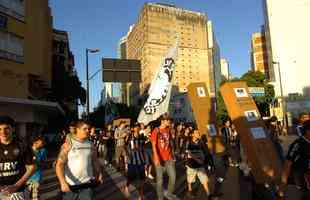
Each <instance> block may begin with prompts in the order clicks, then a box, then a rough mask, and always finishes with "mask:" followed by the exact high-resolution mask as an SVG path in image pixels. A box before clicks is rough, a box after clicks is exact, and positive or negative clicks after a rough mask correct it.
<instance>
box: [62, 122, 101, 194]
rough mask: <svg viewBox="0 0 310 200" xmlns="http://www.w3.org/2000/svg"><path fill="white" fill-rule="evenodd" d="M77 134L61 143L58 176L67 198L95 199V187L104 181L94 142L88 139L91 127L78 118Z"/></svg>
mask: <svg viewBox="0 0 310 200" xmlns="http://www.w3.org/2000/svg"><path fill="white" fill-rule="evenodd" d="M75 128H76V133H75V134H74V135H73V136H72V137H68V138H67V139H66V142H65V143H64V144H63V145H62V147H61V150H60V153H59V155H58V158H57V162H56V175H57V178H58V180H59V182H60V188H61V191H62V192H63V199H64V200H71V199H76V200H88V199H94V195H93V190H92V189H93V187H94V186H95V185H96V184H98V183H102V182H103V177H102V172H101V166H100V164H99V160H98V157H97V152H96V149H95V146H94V144H93V143H92V142H91V141H90V140H89V134H90V133H89V131H90V130H89V129H90V126H89V124H88V123H87V122H85V121H77V122H76V124H75Z"/></svg>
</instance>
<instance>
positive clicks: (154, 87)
mask: <svg viewBox="0 0 310 200" xmlns="http://www.w3.org/2000/svg"><path fill="white" fill-rule="evenodd" d="M177 54H178V44H176V45H175V46H174V47H172V48H170V49H169V51H168V53H167V55H166V56H165V58H164V59H163V61H162V63H161V65H160V67H159V70H158V72H157V74H156V75H155V77H154V79H153V81H152V84H151V86H150V89H149V91H148V94H149V97H148V98H147V101H146V103H145V105H144V107H143V108H142V110H141V111H140V114H139V117H138V122H139V123H144V124H148V123H150V122H151V121H154V120H156V119H157V118H158V117H160V116H161V115H162V114H164V113H167V112H168V108H169V101H170V96H171V88H172V76H173V72H174V69H175V64H176V57H177Z"/></svg>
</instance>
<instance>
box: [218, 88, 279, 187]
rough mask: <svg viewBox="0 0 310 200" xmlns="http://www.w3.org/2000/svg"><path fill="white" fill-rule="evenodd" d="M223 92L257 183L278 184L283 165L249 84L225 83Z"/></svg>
mask: <svg viewBox="0 0 310 200" xmlns="http://www.w3.org/2000/svg"><path fill="white" fill-rule="evenodd" d="M220 91H221V94H222V96H223V99H224V102H225V105H226V108H227V111H228V114H229V116H230V118H231V119H232V121H233V124H234V125H235V127H236V129H237V132H238V134H239V136H240V140H241V144H242V146H243V148H244V150H245V153H246V157H247V161H248V164H249V165H250V167H251V170H252V174H253V175H254V178H255V181H256V182H257V183H266V182H268V181H269V180H270V179H274V180H277V179H278V178H279V177H280V173H281V167H282V166H281V162H280V159H279V156H278V154H277V152H276V149H275V147H274V145H273V143H272V141H271V139H270V137H268V132H267V131H266V127H265V124H264V122H263V120H262V119H261V118H260V115H259V111H258V109H257V107H256V104H255V102H254V100H253V99H252V97H251V96H250V95H248V94H249V91H248V87H247V85H246V83H245V82H230V83H225V84H224V85H222V86H221V89H220Z"/></svg>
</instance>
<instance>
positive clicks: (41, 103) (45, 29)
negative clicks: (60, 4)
mask: <svg viewBox="0 0 310 200" xmlns="http://www.w3.org/2000/svg"><path fill="white" fill-rule="evenodd" d="M52 40H53V28H52V16H51V10H50V8H49V6H48V0H27V1H25V0H1V1H0V115H10V116H11V117H13V118H14V119H15V120H16V122H17V125H16V129H17V133H18V134H20V135H21V136H22V137H27V136H28V135H27V134H31V133H35V132H37V133H39V132H40V130H41V131H42V128H43V127H44V125H47V122H48V118H49V117H51V116H55V115H57V114H59V113H63V110H62V109H61V108H60V106H59V105H58V104H57V103H53V102H50V99H49V95H50V92H51V91H50V88H51V81H52V53H53V51H52Z"/></svg>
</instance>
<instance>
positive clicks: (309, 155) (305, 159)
mask: <svg viewBox="0 0 310 200" xmlns="http://www.w3.org/2000/svg"><path fill="white" fill-rule="evenodd" d="M286 159H287V160H289V161H291V162H292V163H293V165H292V168H293V169H294V170H298V171H300V172H302V173H309V172H310V141H309V140H307V139H305V138H303V137H300V138H298V139H297V140H295V141H294V142H293V143H292V144H291V145H290V148H289V151H288V153H287V156H286Z"/></svg>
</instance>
